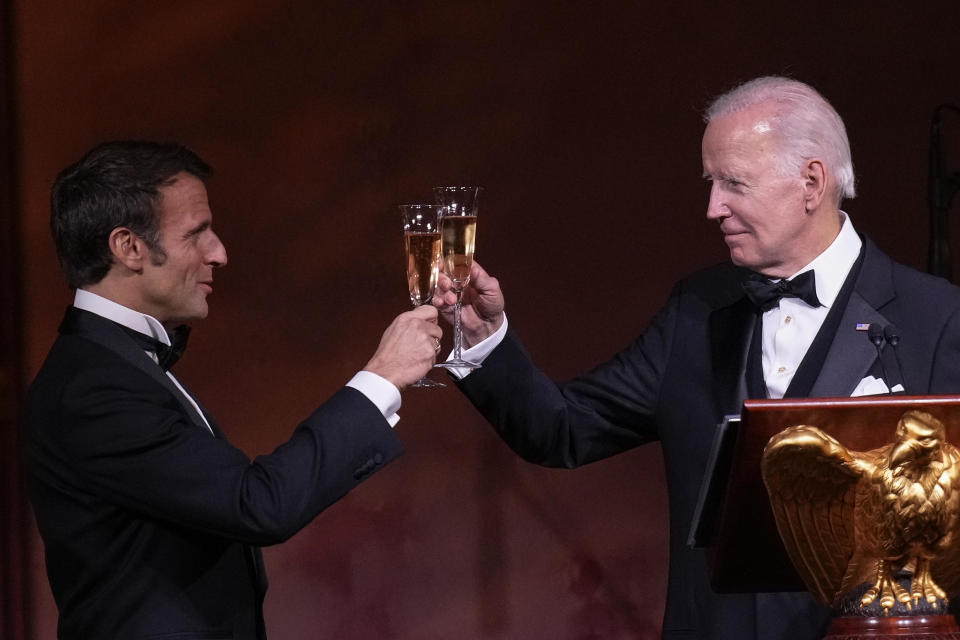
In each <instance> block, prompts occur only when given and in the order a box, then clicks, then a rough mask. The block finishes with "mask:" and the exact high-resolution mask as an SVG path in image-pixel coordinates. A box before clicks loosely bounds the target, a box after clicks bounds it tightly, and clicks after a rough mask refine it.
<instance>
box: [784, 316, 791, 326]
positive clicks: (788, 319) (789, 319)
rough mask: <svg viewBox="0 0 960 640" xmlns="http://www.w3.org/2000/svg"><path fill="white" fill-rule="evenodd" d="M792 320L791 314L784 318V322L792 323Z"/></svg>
mask: <svg viewBox="0 0 960 640" xmlns="http://www.w3.org/2000/svg"><path fill="white" fill-rule="evenodd" d="M791 320H793V318H791V317H790V316H787V317H786V318H784V319H783V324H790V321H791Z"/></svg>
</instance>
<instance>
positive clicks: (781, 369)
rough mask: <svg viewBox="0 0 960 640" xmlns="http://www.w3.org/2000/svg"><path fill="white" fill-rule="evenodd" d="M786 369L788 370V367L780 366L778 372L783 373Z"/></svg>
mask: <svg viewBox="0 0 960 640" xmlns="http://www.w3.org/2000/svg"><path fill="white" fill-rule="evenodd" d="M786 370H787V368H786V367H779V368H778V369H777V373H783V372H784V371H786Z"/></svg>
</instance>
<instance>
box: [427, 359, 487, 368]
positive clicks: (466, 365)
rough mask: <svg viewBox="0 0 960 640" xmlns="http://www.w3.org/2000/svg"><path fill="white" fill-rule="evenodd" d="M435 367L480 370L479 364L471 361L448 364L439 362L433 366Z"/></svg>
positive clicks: (449, 361) (454, 361) (448, 362)
mask: <svg viewBox="0 0 960 640" xmlns="http://www.w3.org/2000/svg"><path fill="white" fill-rule="evenodd" d="M433 366H434V367H443V368H444V369H479V368H480V363H479V362H470V361H469V360H457V359H453V360H447V361H446V362H438V363H437V364H435V365H433Z"/></svg>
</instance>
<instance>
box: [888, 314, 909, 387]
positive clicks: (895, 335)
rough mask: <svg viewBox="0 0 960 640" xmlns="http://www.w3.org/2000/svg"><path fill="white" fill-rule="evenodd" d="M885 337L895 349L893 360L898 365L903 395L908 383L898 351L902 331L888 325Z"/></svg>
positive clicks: (898, 375)
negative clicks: (904, 376)
mask: <svg viewBox="0 0 960 640" xmlns="http://www.w3.org/2000/svg"><path fill="white" fill-rule="evenodd" d="M883 337H884V339H885V340H886V341H887V344H889V345H890V346H891V347H893V359H894V362H895V363H896V365H897V377H898V378H899V380H900V386H901V387H903V391H902V393H906V391H907V381H906V380H904V378H903V367H902V366H901V365H900V352H899V351H897V345H898V344H900V331H899V330H898V329H897V327H896V326H895V325H892V324H888V325H887V326H885V327H884V328H883ZM892 386H896V385H892Z"/></svg>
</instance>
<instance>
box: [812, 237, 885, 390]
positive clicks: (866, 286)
mask: <svg viewBox="0 0 960 640" xmlns="http://www.w3.org/2000/svg"><path fill="white" fill-rule="evenodd" d="M864 244H865V246H864V258H863V265H862V266H861V268H860V273H859V274H858V275H857V280H856V283H855V284H854V290H853V292H852V293H851V294H850V300H849V301H848V303H847V308H846V309H845V310H844V312H843V316H842V317H841V319H840V325H839V327H838V328H837V332H836V335H835V336H834V339H833V342H832V343H831V344H830V350H829V351H828V352H827V357H826V359H825V360H824V362H823V367H822V368H821V369H820V375H819V376H818V377H817V380H816V382H815V383H814V385H813V388H812V389H811V391H810V395H811V396H812V397H818V398H824V397H831V396H832V397H846V396H849V395H850V394H851V393H853V390H854V389H856V387H857V384H858V383H859V382H860V380H862V379H863V378H864V377H865V376H866V375H867V374H868V373H869V371H870V369H871V368H872V367H873V364H874V363H875V362H876V360H877V349H876V347H875V346H874V345H873V343H871V342H870V339H869V338H868V336H867V332H866V331H857V325H858V324H863V323H869V324H874V323H875V324H879V325H880V326H881V327H883V326H886V325H888V324H890V322H889V321H888V320H887V319H886V318H885V317H884V316H883V314H882V313H881V312H880V309H881V308H882V307H883V306H884V305H885V304H887V303H888V302H890V300H892V299H893V298H894V296H895V295H896V292H895V290H894V287H893V262H892V261H891V260H890V258H888V257H887V256H886V255H885V254H883V253H882V252H881V251H880V250H879V249H877V247H876V245H874V244H873V243H872V242H871V241H870V240H869V239H864Z"/></svg>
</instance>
